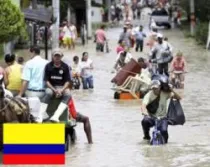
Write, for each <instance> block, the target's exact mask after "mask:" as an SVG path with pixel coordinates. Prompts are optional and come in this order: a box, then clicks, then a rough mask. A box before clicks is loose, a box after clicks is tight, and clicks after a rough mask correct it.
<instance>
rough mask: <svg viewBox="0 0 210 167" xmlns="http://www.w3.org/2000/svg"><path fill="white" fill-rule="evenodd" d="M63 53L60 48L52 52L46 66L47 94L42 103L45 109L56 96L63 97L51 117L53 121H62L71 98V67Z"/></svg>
mask: <svg viewBox="0 0 210 167" xmlns="http://www.w3.org/2000/svg"><path fill="white" fill-rule="evenodd" d="M62 57H63V53H62V52H61V51H59V50H55V51H54V52H53V53H52V61H51V62H50V63H48V64H47V65H46V67H45V75H44V80H45V82H46V85H47V89H46V91H45V96H44V97H43V98H42V103H43V105H45V110H46V109H47V106H48V104H49V102H50V100H51V98H52V97H53V96H54V97H56V98H61V103H60V104H59V106H58V108H57V110H56V111H55V113H54V115H53V116H52V117H51V118H50V121H52V122H60V121H59V118H60V116H61V115H62V114H63V112H64V111H65V110H66V109H67V107H68V106H67V104H68V101H69V99H70V98H71V93H70V90H69V84H70V74H69V67H68V65H67V64H65V63H64V62H63V61H62V60H61V59H62Z"/></svg>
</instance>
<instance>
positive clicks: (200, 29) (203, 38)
mask: <svg viewBox="0 0 210 167" xmlns="http://www.w3.org/2000/svg"><path fill="white" fill-rule="evenodd" d="M207 38H208V22H205V23H200V24H199V25H198V26H197V27H196V32H195V39H196V41H198V43H199V44H204V45H205V44H206V42H207Z"/></svg>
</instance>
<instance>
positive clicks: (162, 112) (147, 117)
mask: <svg viewBox="0 0 210 167" xmlns="http://www.w3.org/2000/svg"><path fill="white" fill-rule="evenodd" d="M170 98H174V99H177V100H180V99H181V97H180V96H179V95H178V94H177V93H176V92H175V91H174V90H173V89H172V88H170V91H164V90H162V89H161V83H160V81H158V80H153V82H152V84H151V91H149V92H148V93H147V94H146V95H145V96H144V98H143V101H142V114H143V115H144V118H143V120H142V128H143V132H144V140H150V134H149V130H150V128H151V127H153V126H155V118H160V119H161V124H160V125H158V129H159V130H160V131H161V134H162V136H163V137H164V139H165V142H166V143H167V142H168V121H167V100H168V99H170ZM157 99H158V100H157ZM156 100H157V101H158V102H157V103H158V106H157V109H155V110H156V112H155V113H151V111H148V105H149V104H151V103H152V102H154V101H156Z"/></svg>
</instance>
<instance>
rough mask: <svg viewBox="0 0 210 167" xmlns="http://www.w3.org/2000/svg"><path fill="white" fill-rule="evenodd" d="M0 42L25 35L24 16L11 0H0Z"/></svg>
mask: <svg viewBox="0 0 210 167" xmlns="http://www.w3.org/2000/svg"><path fill="white" fill-rule="evenodd" d="M0 13H1V15H0V44H1V43H4V42H9V41H12V40H14V39H16V38H17V37H24V38H26V37H27V35H26V34H27V33H26V26H25V21H24V16H23V14H22V12H21V10H20V8H18V7H17V6H15V5H14V4H12V2H11V0H1V1H0Z"/></svg>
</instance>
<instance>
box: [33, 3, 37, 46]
mask: <svg viewBox="0 0 210 167" xmlns="http://www.w3.org/2000/svg"><path fill="white" fill-rule="evenodd" d="M32 9H37V0H32ZM32 32H33V35H32V45H36V44H37V41H36V23H33V31H32Z"/></svg>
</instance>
